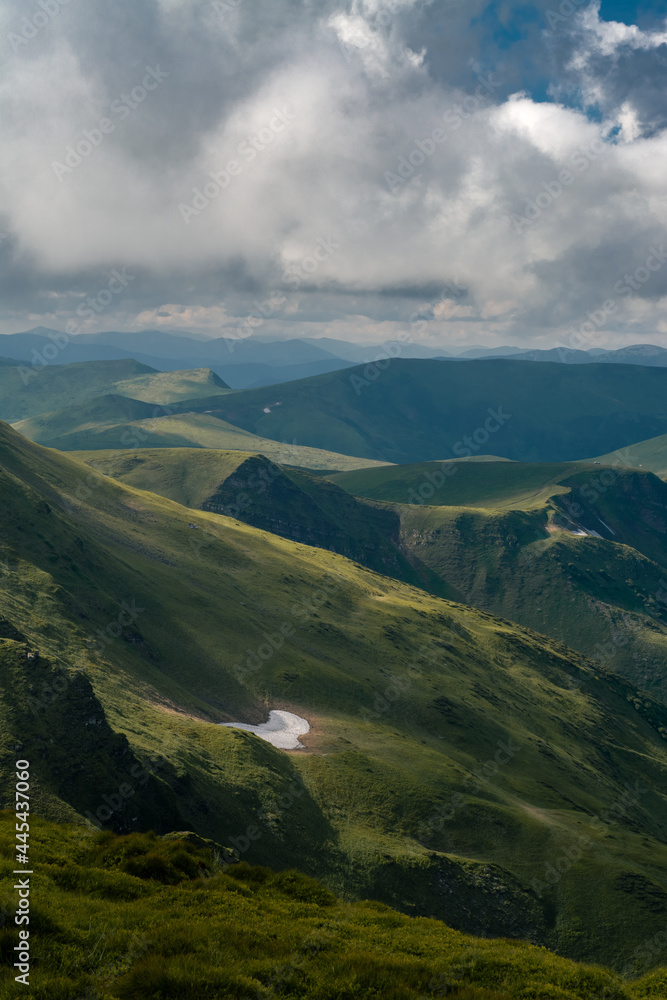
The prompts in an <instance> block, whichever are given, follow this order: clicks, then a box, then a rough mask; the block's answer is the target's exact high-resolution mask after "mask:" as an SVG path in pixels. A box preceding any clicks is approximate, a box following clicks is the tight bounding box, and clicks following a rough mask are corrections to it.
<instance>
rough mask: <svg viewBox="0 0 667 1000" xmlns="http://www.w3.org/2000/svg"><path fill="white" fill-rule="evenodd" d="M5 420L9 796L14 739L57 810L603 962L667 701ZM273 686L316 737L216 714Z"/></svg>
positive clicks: (1, 673) (269, 697)
mask: <svg viewBox="0 0 667 1000" xmlns="http://www.w3.org/2000/svg"><path fill="white" fill-rule="evenodd" d="M1 433H2V451H1V466H2V468H1V472H0V502H1V503H2V508H3V512H4V535H3V538H2V551H1V552H0V560H1V561H2V563H3V567H4V570H3V574H2V576H1V577H0V588H1V589H0V594H1V601H2V604H1V607H2V613H1V616H2V619H3V624H2V633H1V634H2V635H4V636H5V638H4V640H3V642H2V644H1V647H0V654H1V655H0V679H1V681H2V699H1V700H0V709H1V711H2V727H1V732H2V736H1V742H0V765H1V767H2V776H3V786H2V800H1V801H7V796H8V794H9V792H10V790H11V780H10V778H11V770H12V769H13V761H14V760H15V759H16V750H15V749H14V748H15V747H16V745H17V744H22V746H21V751H20V752H21V754H22V755H24V756H26V757H27V758H28V759H29V760H31V761H32V766H33V772H34V786H35V787H34V794H35V797H36V802H37V803H39V804H40V809H41V810H42V812H43V813H44V812H46V813H47V814H49V815H53V814H57V815H59V816H60V815H62V816H69V817H70V818H71V817H72V816H73V815H74V813H76V814H78V815H79V816H85V815H86V813H91V814H93V815H95V814H98V816H99V819H100V820H101V821H102V822H104V823H108V824H110V825H111V826H114V827H115V828H116V829H119V830H133V829H138V828H141V827H143V828H146V827H147V826H159V825H160V824H162V826H161V829H164V828H165V826H170V827H171V828H172V829H173V828H175V827H180V828H181V829H182V828H184V827H185V828H190V829H194V830H196V831H197V832H198V833H199V834H201V835H203V836H206V837H210V838H212V839H213V840H215V841H216V842H218V843H221V844H223V845H226V846H231V847H234V848H235V849H236V850H237V851H238V853H239V855H240V856H241V857H243V858H247V859H249V860H251V861H253V862H262V863H270V864H271V865H272V866H274V867H277V868H281V867H292V866H295V865H297V866H298V867H299V868H300V869H302V870H303V871H305V872H307V873H311V874H315V873H316V874H317V875H318V877H321V878H322V879H323V880H324V882H325V883H326V884H327V885H328V886H329V887H330V888H331V889H333V890H335V891H336V892H338V893H341V894H344V895H346V896H348V897H370V898H374V899H378V900H381V901H383V902H386V903H389V904H391V905H393V906H395V907H397V908H399V909H401V910H403V911H404V912H407V913H409V914H411V915H420V916H438V917H441V918H443V919H445V920H446V921H447V922H448V923H449V924H451V925H454V926H455V927H457V928H459V929H466V930H469V931H474V932H475V933H482V934H488V935H508V936H512V937H521V938H528V939H531V940H533V941H536V942H540V943H544V944H548V945H550V946H551V947H554V948H557V949H558V950H560V951H561V952H563V953H565V954H568V955H570V956H574V957H578V958H582V959H586V960H592V959H595V960H598V961H604V962H607V963H609V964H615V965H616V966H618V967H624V966H625V964H627V963H629V962H631V961H632V959H633V955H634V952H635V949H636V948H637V947H638V946H639V945H640V944H641V943H642V942H644V941H646V940H648V939H650V938H651V937H653V936H655V933H656V921H657V920H658V919H660V914H661V913H662V912H663V910H664V909H665V908H667V801H666V799H665V794H664V787H665V784H664V775H665V769H666V768H667V744H666V743H665V739H664V737H665V735H667V710H666V709H665V708H664V707H663V706H661V705H659V704H657V703H655V702H653V701H651V699H649V698H646V697H643V696H639V695H638V694H637V692H636V690H635V689H633V688H632V687H631V686H630V685H628V684H626V683H624V682H623V681H621V680H620V679H618V678H615V677H613V676H609V675H607V674H606V673H605V672H604V671H599V670H597V669H596V668H595V667H594V666H593V665H592V664H590V663H587V662H586V661H584V660H583V659H582V658H580V657H578V656H577V654H575V653H573V652H572V651H570V650H568V649H566V648H565V647H562V646H560V645H559V644H557V643H554V642H551V641H549V640H546V639H543V638H540V637H538V636H536V635H534V634H532V633H530V632H528V631H527V630H525V629H522V628H520V627H518V626H515V625H512V624H510V623H508V622H504V621H501V620H499V619H495V618H492V617H491V616H489V615H485V614H483V613H480V612H478V611H476V610H474V609H471V608H466V607H462V606H460V605H455V604H452V603H449V602H447V601H442V600H438V599H437V598H435V597H433V596H431V595H429V594H426V593H424V592H423V591H420V590H417V589H415V588H411V587H409V586H407V585H405V584H403V583H400V582H398V581H392V580H389V579H387V578H386V577H382V576H379V575H377V574H374V573H372V572H369V571H368V570H366V569H363V568H362V567H361V566H358V565H355V564H354V563H352V562H350V561H348V560H346V559H344V558H342V557H341V556H338V555H336V554H334V553H331V552H326V551H323V550H321V549H315V548H311V547H309V546H304V545H299V544H296V543H294V542H292V541H289V540H286V539H282V538H278V537H276V536H275V535H269V534H266V533H264V532H262V531H259V530H257V529H255V528H252V527H249V526H247V525H244V524H241V523H239V522H236V521H234V520H233V519H231V518H225V517H221V516H218V515H215V514H210V513H204V512H200V511H194V510H191V509H187V508H184V507H181V506H179V505H178V504H176V503H174V502H172V501H170V500H167V499H163V498H161V497H158V496H156V495H154V494H151V493H146V492H142V491H140V490H137V489H134V488H131V487H128V486H125V485H122V484H120V483H117V482H114V481H112V480H110V479H107V478H105V477H103V476H101V475H100V474H98V473H95V472H93V471H92V470H90V469H89V468H87V467H85V466H83V465H81V464H80V463H78V462H76V461H74V460H73V459H72V458H70V457H68V456H64V455H61V454H58V453H56V452H51V451H48V450H45V449H43V448H40V447H39V446H36V445H34V444H31V443H29V442H27V441H25V440H24V439H22V438H21V437H20V436H19V435H18V434H16V433H15V432H12V431H11V430H10V429H9V428H6V427H2V428H1ZM192 525H194V526H195V527H192ZM123 602H125V604H126V605H129V606H130V607H136V608H137V609H139V610H137V611H136V614H135V618H134V619H133V620H131V621H130V623H129V624H128V623H127V621H126V620H124V619H122V618H121V612H122V605H123ZM284 626H287V627H288V632H287V636H286V637H285V639H284V641H282V640H281V634H282V635H283V636H284V635H285V633H284V632H282V629H283V627H284ZM272 647H273V648H272ZM29 649H32V650H37V651H38V652H39V654H40V656H39V659H38V660H37V661H27V660H26V658H25V653H26V651H27V650H29ZM77 668H79V669H80V670H81V671H82V673H83V676H81V675H80V674H79V675H75V673H74V671H75V670H76V669H77ZM269 708H285V709H288V710H292V711H295V712H297V714H299V715H302V716H304V717H305V718H307V719H308V720H309V721H310V722H311V725H312V732H311V734H310V735H309V736H308V737H305V741H306V743H307V746H308V749H309V751H310V752H307V753H296V754H287V753H284V752H281V751H279V750H276V749H274V748H273V747H271V746H270V745H269V744H267V743H265V742H263V741H261V740H260V739H258V738H257V737H256V736H254V735H252V734H251V733H247V732H241V731H238V730H233V729H227V728H221V727H219V726H217V725H215V723H216V722H223V721H232V720H234V719H237V720H242V721H248V722H259V721H263V720H264V719H265V718H266V712H267V710H268V709H269ZM114 734H116V735H114ZM51 740H53V741H54V742H53V744H52V743H51V742H50V741H51ZM125 741H126V742H125ZM93 746H95V747H97V752H96V753H91V747H93ZM135 762H136V763H138V764H139V765H140V768H143V771H142V770H141V769H140V770H139V771H138V772H137V771H136V764H135ZM144 776H145V780H144ZM123 784H126V785H129V786H130V791H131V793H132V794H131V795H129V796H128V797H127V799H123V801H121V802H120V803H119V804H118V806H117V807H116V806H114V807H113V808H111V807H110V806H109V800H111V803H112V804H113V803H115V801H116V799H115V798H114V797H116V796H118V795H119V792H118V789H119V788H120V786H121V785H123ZM105 797H106V798H105ZM121 798H123V797H122V796H121ZM100 809H101V810H102V811H101V813H100ZM109 810H110V811H109ZM107 813H108V815H107ZM593 895H594V896H595V898H596V900H597V907H598V908H597V909H595V910H594V909H592V908H591V905H590V900H591V898H592V897H593ZM601 912H602V913H604V920H600V913H601ZM664 957H665V956H664V947H662V949H661V950H658V951H656V953H655V954H654V956H653V958H652V960H651V962H652V963H656V964H657V963H659V962H660V960H661V958H664ZM547 995H548V994H547ZM557 995H558V994H556V996H557Z"/></svg>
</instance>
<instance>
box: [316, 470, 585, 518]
mask: <svg viewBox="0 0 667 1000" xmlns="http://www.w3.org/2000/svg"><path fill="white" fill-rule="evenodd" d="M577 469H578V466H577V465H575V464H573V463H569V464H566V463H561V464H554V465H550V464H542V463H536V464H524V463H520V462H507V461H505V462H502V461H492V460H489V461H484V462H479V461H478V462H474V461H466V462H419V463H417V464H413V465H394V466H386V467H384V468H375V469H370V468H369V469H359V470H357V471H353V472H339V473H335V474H330V475H328V476H327V478H328V479H329V480H331V482H334V483H337V484H338V485H339V486H342V487H343V489H345V490H347V491H348V492H349V493H352V494H354V495H355V496H361V497H368V498H369V499H372V500H386V501H389V502H391V503H401V504H410V503H418V504H424V503H428V504H429V505H431V506H436V507H439V506H446V507H489V508H493V509H496V510H497V509H513V508H518V509H521V510H526V509H530V508H537V507H542V506H543V505H544V501H545V500H546V499H548V497H550V496H553V495H554V494H555V493H559V492H567V487H566V486H561V485H560V483H561V481H562V480H564V479H566V478H567V477H568V475H570V474H571V473H572V472H574V471H577ZM593 471H595V469H594V467H593V466H591V472H593Z"/></svg>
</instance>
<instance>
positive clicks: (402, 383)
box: [192, 359, 667, 463]
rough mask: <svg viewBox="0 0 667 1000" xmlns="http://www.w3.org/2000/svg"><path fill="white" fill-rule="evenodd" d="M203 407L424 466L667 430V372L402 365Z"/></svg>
mask: <svg viewBox="0 0 667 1000" xmlns="http://www.w3.org/2000/svg"><path fill="white" fill-rule="evenodd" d="M192 409H202V410H203V409H206V410H213V412H214V413H215V415H216V416H219V417H220V418H221V419H223V420H227V421H229V422H230V423H232V424H235V425H236V426H239V427H242V428H244V429H245V430H248V431H251V432H252V433H254V434H259V435H262V436H264V437H268V438H273V439H282V440H284V439H288V440H291V439H292V438H297V439H298V440H299V441H300V442H302V443H303V444H307V445H309V446H311V447H315V448H326V449H330V450H332V451H340V452H343V453H345V454H354V455H360V456H362V457H363V456H367V457H368V458H373V459H384V460H385V461H388V462H397V463H405V462H418V461H425V460H439V459H444V458H449V457H464V456H465V455H472V454H478V453H482V452H483V453H487V454H488V453H489V452H492V453H493V454H496V455H499V456H501V457H503V458H512V459H516V460H519V461H523V462H533V461H537V462H561V461H571V460H574V459H583V458H586V457H587V456H588V455H592V454H595V453H596V452H606V451H611V450H612V449H614V448H620V447H624V446H625V445H628V444H631V443H632V442H633V441H636V440H638V439H639V438H642V437H651V436H653V435H656V434H660V433H662V432H663V431H664V429H665V426H667V369H664V368H641V367H638V366H634V365H608V364H604V365H597V364H591V365H558V364H541V363H536V362H528V361H522V362H519V361H511V360H504V359H498V360H484V361H454V360H452V361H449V360H444V361H434V360H425V361H422V360H403V359H395V360H393V361H391V362H382V364H381V365H378V364H375V365H369V366H366V367H363V366H361V367H357V368H352V369H348V370H347V371H344V372H335V373H333V374H329V375H321V376H318V377H316V378H310V379H305V380H302V381H298V382H292V383H289V384H288V385H281V386H273V387H269V388H266V389H253V390H244V391H243V392H236V393H234V394H233V395H229V396H227V397H226V398H223V399H222V400H220V401H219V402H215V403H211V402H210V401H209V402H205V403H202V404H199V405H196V406H193V407H192Z"/></svg>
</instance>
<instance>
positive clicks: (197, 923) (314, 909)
mask: <svg viewBox="0 0 667 1000" xmlns="http://www.w3.org/2000/svg"><path fill="white" fill-rule="evenodd" d="M13 823H14V816H13V814H9V813H8V812H5V813H2V814H0V830H2V833H3V835H4V836H3V843H9V841H10V839H11V837H12V834H13V832H14V828H13ZM31 834H32V841H33V844H34V849H35V851H36V852H37V853H38V856H39V860H40V864H39V871H38V872H37V873H36V874H35V875H34V876H33V882H34V889H35V892H36V893H37V894H38V897H39V907H40V909H39V921H40V924H39V932H38V933H39V937H38V941H39V958H40V960H39V962H36V963H34V965H33V968H32V970H31V974H30V993H31V995H33V996H36V997H37V998H38V1000H41V998H49V1000H58V998H60V997H84V996H85V997H102V996H103V997H122V998H125V1000H130V998H132V1000H147V998H156V997H163V998H166V997H174V998H178V1000H202V998H203V997H236V998H241V997H242V998H248V1000H249V998H250V997H253V998H255V997H265V998H266V997H271V996H283V997H290V998H291V1000H332V998H352V997H354V998H355V1000H357V998H360V997H365V998H382V1000H388V998H391V1000H428V998H442V997H445V996H447V997H455V998H456V997H458V998H459V1000H513V998H516V1000H526V998H527V997H529V996H530V997H542V998H547V997H548V998H550V1000H592V998H596V1000H602V998H609V1000H610V998H612V997H613V998H614V1000H633V998H637V1000H638V998H644V1000H646V998H649V997H652V998H656V997H659V996H661V995H664V993H661V992H660V991H661V990H664V989H665V985H666V984H667V975H666V973H667V970H664V969H663V970H662V971H657V972H654V973H651V974H649V975H642V974H643V973H645V971H646V964H647V962H646V956H648V958H649V960H650V958H651V955H652V948H650V947H646V948H643V949H642V948H639V949H637V954H636V955H634V956H633V961H631V962H629V963H628V965H627V967H626V968H625V969H624V974H625V975H626V976H635V975H642V978H641V979H640V980H639V981H636V980H635V981H633V982H630V981H628V980H627V979H624V978H622V977H621V976H617V975H614V974H613V973H610V972H608V971H607V970H604V969H601V968H597V967H591V966H582V965H578V964H575V963H574V962H571V961H567V960H566V959H563V958H558V957H556V956H554V955H552V954H550V953H549V952H547V951H546V950H545V949H543V948H535V947H534V946H532V945H529V944H523V943H521V942H519V941H497V940H492V941H489V940H483V939H480V938H473V937H469V936H466V935H463V934H460V933H458V932H457V931H453V930H450V929H449V928H448V927H446V926H445V925H443V924H442V923H439V922H437V921H435V920H425V919H423V918H415V917H413V916H404V915H403V914H399V913H397V912H396V911H394V910H390V909H389V908H388V907H386V906H382V905H381V904H378V903H369V902H365V903H349V902H348V903H343V902H341V901H340V900H337V899H336V898H335V897H334V896H333V895H332V894H331V893H330V892H329V891H328V890H327V889H326V888H325V887H324V886H323V885H322V884H321V883H318V882H316V881H315V880H314V879H310V878H308V877H306V876H304V875H301V874H299V873H297V872H281V873H278V874H276V873H275V872H272V871H271V870H269V869H268V868H258V867H251V866H249V865H243V864H242V865H228V864H225V863H224V862H225V860H226V859H225V857H224V852H223V851H221V850H220V849H219V848H216V845H215V844H213V843H211V842H208V843H206V842H205V841H204V840H202V839H201V838H197V837H193V836H192V834H187V833H186V834H183V836H182V837H181V838H179V836H178V835H173V836H168V837H164V838H156V837H155V836H152V837H151V836H146V835H143V836H141V835H136V834H135V835H133V836H130V837H116V836H113V835H109V834H103V835H102V836H99V835H97V836H96V835H92V834H91V833H89V832H88V831H82V830H81V828H73V827H71V826H63V825H59V826H56V825H54V824H52V823H47V822H44V821H43V820H39V819H38V820H33V828H32V831H31ZM0 868H1V870H2V874H3V875H6V878H7V884H10V883H11V881H12V880H13V876H12V863H11V860H10V859H9V858H3V859H2V860H0ZM0 940H1V941H2V944H3V947H4V948H6V953H7V954H15V952H14V950H13V949H14V948H15V947H17V946H18V932H17V929H16V928H12V927H11V926H10V927H8V928H5V929H0ZM63 940H66V941H67V949H66V950H65V949H64V948H63ZM651 944H652V942H651ZM14 971H15V970H12V969H11V966H9V964H7V965H5V966H3V968H2V970H0V995H2V996H6V995H13V996H16V995H17V993H16V992H15V991H14V990H13V989H12V987H13V985H14V984H13V982H12V978H11V977H12V976H13V973H14ZM5 990H6V992H5Z"/></svg>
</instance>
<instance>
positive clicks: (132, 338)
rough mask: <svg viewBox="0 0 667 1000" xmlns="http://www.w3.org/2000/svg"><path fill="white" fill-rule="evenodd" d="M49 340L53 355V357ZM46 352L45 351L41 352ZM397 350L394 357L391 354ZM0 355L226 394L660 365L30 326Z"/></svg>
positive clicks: (643, 354) (625, 358)
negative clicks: (528, 370) (494, 371)
mask: <svg viewBox="0 0 667 1000" xmlns="http://www.w3.org/2000/svg"><path fill="white" fill-rule="evenodd" d="M54 342H55V343H56V344H57V345H58V350H59V352H60V354H59V356H58V357H57V358H55V359H54V358H52V357H51V354H52V352H53V349H54V348H53V344H54ZM45 349H46V352H45ZM397 350H398V353H396V352H397ZM0 354H1V355H2V356H3V357H4V358H6V359H7V362H8V363H10V364H11V362H12V359H13V360H14V361H20V362H22V363H24V364H35V363H37V364H44V358H46V359H47V360H48V362H49V363H56V364H68V363H76V362H83V361H106V360H110V361H116V360H121V359H123V358H132V359H134V360H135V361H138V362H140V363H141V364H145V365H148V366H149V367H151V368H154V369H156V370H157V371H174V370H183V369H188V368H210V369H211V370H212V371H213V372H215V373H216V374H217V375H218V376H219V377H220V378H222V379H223V380H224V381H225V382H226V383H227V385H229V386H230V387H231V388H232V389H249V388H259V387H262V386H265V385H278V384H282V383H284V382H291V381H294V380H296V379H302V378H309V377H311V376H313V375H323V374H326V373H327V372H332V371H339V370H342V369H344V368H349V367H351V366H353V365H355V364H374V363H375V361H376V360H377V359H378V358H380V359H382V358H384V357H386V356H387V355H389V356H392V355H393V356H395V357H400V358H403V359H408V358H419V359H424V360H425V359H442V358H446V359H448V360H459V361H467V360H470V359H482V358H512V359H513V360H517V361H542V362H544V361H555V362H558V363H560V364H592V363H598V364H603V363H608V364H634V365H643V366H648V367H665V366H667V350H666V349H665V348H662V347H657V346H655V345H653V344H634V345H632V346H630V347H623V348H619V349H618V350H613V351H608V350H604V349H600V348H592V349H590V350H588V351H584V350H577V349H573V348H569V347H555V348H551V349H544V350H542V349H540V350H538V349H526V348H520V347H513V346H504V347H485V346H483V345H482V346H479V345H477V346H473V347H469V348H467V349H466V350H464V351H461V349H460V348H459V347H457V348H452V347H426V346H424V345H422V344H419V343H413V342H412V341H411V340H410V339H408V340H407V341H406V340H398V339H396V340H395V341H394V340H391V339H390V341H388V342H387V343H382V344H355V343H349V342H348V341H343V340H337V339H334V338H330V337H321V338H314V337H303V338H292V339H289V340H264V339H262V338H261V336H259V337H255V336H253V337H248V338H245V339H240V338H234V337H224V336H222V337H215V338H211V339H207V340H202V339H200V338H199V337H194V336H191V335H188V334H187V333H183V332H180V331H175V332H167V331H164V330H139V331H137V332H133V333H127V332H118V331H108V332H102V333H84V334H77V335H76V336H73V337H69V338H68V337H66V335H64V334H63V333H61V332H59V331H57V330H49V329H48V328H46V327H35V328H34V329H33V330H28V331H27V332H25V333H15V334H7V335H4V336H3V337H2V339H1V340H0Z"/></svg>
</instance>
